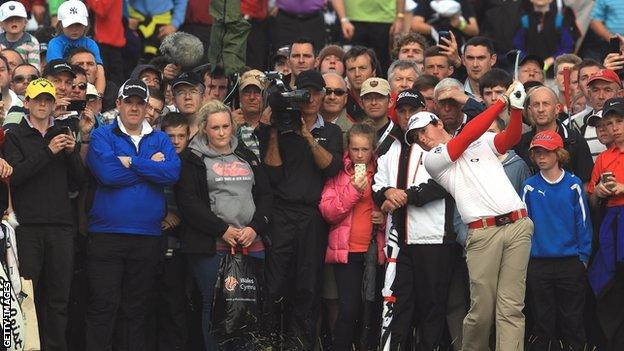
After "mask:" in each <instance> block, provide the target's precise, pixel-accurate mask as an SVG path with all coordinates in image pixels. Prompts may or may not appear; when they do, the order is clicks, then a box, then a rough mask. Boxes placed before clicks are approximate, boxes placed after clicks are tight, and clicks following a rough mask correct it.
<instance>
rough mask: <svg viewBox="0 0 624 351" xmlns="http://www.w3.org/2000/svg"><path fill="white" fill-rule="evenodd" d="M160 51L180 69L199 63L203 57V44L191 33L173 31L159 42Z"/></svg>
mask: <svg viewBox="0 0 624 351" xmlns="http://www.w3.org/2000/svg"><path fill="white" fill-rule="evenodd" d="M160 53H161V54H162V55H163V56H165V57H166V58H167V59H168V60H170V61H171V62H172V63H175V64H177V65H179V66H181V67H182V71H186V70H190V69H192V68H194V67H195V66H197V65H199V64H200V63H201V62H202V59H203V58H204V44H202V42H201V40H199V38H197V37H196V36H194V35H192V34H188V33H185V32H175V33H173V34H169V35H167V36H166V37H165V38H164V39H163V41H162V43H161V44H160Z"/></svg>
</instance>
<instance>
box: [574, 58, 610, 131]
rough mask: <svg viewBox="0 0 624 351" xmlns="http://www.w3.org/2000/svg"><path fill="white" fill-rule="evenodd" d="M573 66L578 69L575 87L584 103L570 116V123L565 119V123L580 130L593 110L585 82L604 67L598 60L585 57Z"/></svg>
mask: <svg viewBox="0 0 624 351" xmlns="http://www.w3.org/2000/svg"><path fill="white" fill-rule="evenodd" d="M574 68H575V70H577V71H578V73H577V77H578V85H577V88H578V90H579V92H580V94H581V95H582V96H583V98H584V100H585V103H586V104H585V105H584V106H583V108H582V110H581V111H580V112H577V113H576V114H575V115H573V116H572V117H571V118H570V122H569V123H570V124H569V123H568V121H566V125H568V126H569V127H571V128H573V129H576V130H580V129H581V127H582V126H583V124H584V123H585V121H584V119H585V117H586V116H587V115H591V113H592V112H593V108H592V107H591V105H590V104H589V92H588V86H587V82H589V77H591V76H592V75H593V74H594V73H596V72H598V71H600V70H601V69H604V67H603V66H602V65H601V64H600V63H599V62H598V61H595V60H592V59H585V60H583V61H582V62H581V63H579V64H578V65H576V66H574ZM570 78H571V77H570Z"/></svg>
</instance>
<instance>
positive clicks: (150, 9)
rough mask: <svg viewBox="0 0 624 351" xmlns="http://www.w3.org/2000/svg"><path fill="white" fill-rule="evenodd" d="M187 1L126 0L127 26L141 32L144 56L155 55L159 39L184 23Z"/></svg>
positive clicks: (175, 30) (176, 29) (173, 31)
mask: <svg viewBox="0 0 624 351" xmlns="http://www.w3.org/2000/svg"><path fill="white" fill-rule="evenodd" d="M187 3H188V1H187V0H165V1H159V2H152V1H144V0H129V1H128V11H129V15H130V16H129V18H128V27H129V28H130V29H131V30H134V31H137V32H140V33H141V38H142V39H143V40H142V41H143V56H144V57H145V58H151V57H153V56H155V55H156V53H157V52H158V47H159V46H160V41H161V40H162V39H163V38H164V37H166V36H167V35H169V34H172V33H175V32H177V31H178V28H180V26H181V25H182V23H184V17H185V15H186V5H187ZM59 13H60V9H59Z"/></svg>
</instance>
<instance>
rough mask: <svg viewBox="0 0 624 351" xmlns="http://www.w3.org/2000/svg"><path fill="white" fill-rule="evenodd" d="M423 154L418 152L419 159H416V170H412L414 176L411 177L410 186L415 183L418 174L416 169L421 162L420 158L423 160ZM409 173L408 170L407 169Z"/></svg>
mask: <svg viewBox="0 0 624 351" xmlns="http://www.w3.org/2000/svg"><path fill="white" fill-rule="evenodd" d="M411 153H412V151H411V147H410V157H411ZM423 154H424V152H423V151H421V152H420V157H418V163H417V164H416V170H414V176H413V177H412V181H411V182H410V184H414V182H415V181H416V174H418V168H420V163H421V162H422V158H423ZM408 172H409V169H408Z"/></svg>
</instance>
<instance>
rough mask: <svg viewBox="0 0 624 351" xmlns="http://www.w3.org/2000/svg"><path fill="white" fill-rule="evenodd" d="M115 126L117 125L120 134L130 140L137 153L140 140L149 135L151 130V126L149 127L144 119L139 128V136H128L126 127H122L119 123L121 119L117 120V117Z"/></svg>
mask: <svg viewBox="0 0 624 351" xmlns="http://www.w3.org/2000/svg"><path fill="white" fill-rule="evenodd" d="M117 125H119V130H121V132H122V133H124V134H126V135H127V136H129V137H130V140H132V143H133V144H134V147H136V149H137V152H139V143H140V142H141V139H143V137H144V136H146V135H147V134H149V133H151V132H152V130H153V129H152V126H150V124H149V123H148V122H147V121H146V120H145V119H144V120H143V125H142V127H141V134H139V135H130V134H128V131H127V130H126V127H125V126H124V125H123V123H121V119H120V118H119V116H117Z"/></svg>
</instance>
